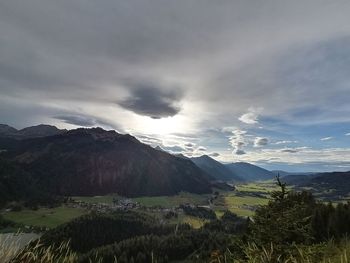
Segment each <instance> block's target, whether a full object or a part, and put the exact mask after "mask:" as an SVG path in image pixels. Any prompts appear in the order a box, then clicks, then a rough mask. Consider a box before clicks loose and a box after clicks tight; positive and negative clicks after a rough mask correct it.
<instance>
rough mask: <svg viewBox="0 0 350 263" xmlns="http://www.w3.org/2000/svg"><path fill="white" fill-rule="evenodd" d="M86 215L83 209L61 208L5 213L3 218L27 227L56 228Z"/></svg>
mask: <svg viewBox="0 0 350 263" xmlns="http://www.w3.org/2000/svg"><path fill="white" fill-rule="evenodd" d="M86 213H87V211H86V210H83V209H79V208H70V207H66V206H60V207H55V208H39V209H38V210H29V209H23V210H21V211H11V212H6V213H4V214H3V217H4V218H5V219H7V220H11V221H13V222H15V223H17V224H21V225H25V226H35V227H45V228H54V227H56V226H58V225H60V224H63V223H66V222H68V221H70V220H72V219H74V218H76V217H79V216H81V215H84V214H86Z"/></svg>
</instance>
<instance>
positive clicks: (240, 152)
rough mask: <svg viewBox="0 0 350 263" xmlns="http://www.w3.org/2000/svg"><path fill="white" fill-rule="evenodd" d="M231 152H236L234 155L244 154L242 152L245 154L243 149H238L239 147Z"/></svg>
mask: <svg viewBox="0 0 350 263" xmlns="http://www.w3.org/2000/svg"><path fill="white" fill-rule="evenodd" d="M233 153H234V154H236V155H244V154H246V152H245V151H243V150H240V149H234V150H233Z"/></svg>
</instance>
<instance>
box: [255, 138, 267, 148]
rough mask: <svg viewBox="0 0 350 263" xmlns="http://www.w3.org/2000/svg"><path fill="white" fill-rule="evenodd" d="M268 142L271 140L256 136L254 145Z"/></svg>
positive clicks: (262, 144) (263, 144)
mask: <svg viewBox="0 0 350 263" xmlns="http://www.w3.org/2000/svg"><path fill="white" fill-rule="evenodd" d="M268 143H269V140H268V139H267V138H263V137H256V138H255V140H254V147H261V146H265V145H267V144H268Z"/></svg>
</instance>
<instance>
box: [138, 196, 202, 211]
mask: <svg viewBox="0 0 350 263" xmlns="http://www.w3.org/2000/svg"><path fill="white" fill-rule="evenodd" d="M207 199H208V195H197V194H190V193H185V192H181V193H179V194H178V195H175V196H151V197H149V196H145V197H137V198H133V200H134V201H136V202H138V203H140V204H141V205H144V206H147V207H152V206H161V207H165V208H171V207H175V206H179V205H181V204H187V203H190V204H194V205H207V204H208V201H207Z"/></svg>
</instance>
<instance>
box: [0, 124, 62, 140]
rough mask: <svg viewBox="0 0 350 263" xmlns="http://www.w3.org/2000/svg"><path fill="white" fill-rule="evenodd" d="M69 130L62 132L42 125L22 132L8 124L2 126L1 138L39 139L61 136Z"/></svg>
mask: <svg viewBox="0 0 350 263" xmlns="http://www.w3.org/2000/svg"><path fill="white" fill-rule="evenodd" d="M66 131H67V130H60V129H58V128H57V127H55V126H52V125H45V124H40V125H36V126H31V127H27V128H24V129H21V130H17V129H15V128H13V127H11V126H8V125H6V124H0V137H6V138H13V139H29V138H37V137H45V136H52V135H56V134H61V133H64V132H66Z"/></svg>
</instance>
